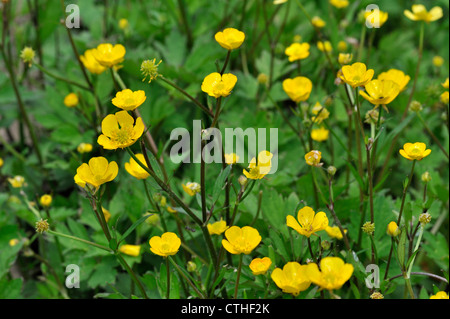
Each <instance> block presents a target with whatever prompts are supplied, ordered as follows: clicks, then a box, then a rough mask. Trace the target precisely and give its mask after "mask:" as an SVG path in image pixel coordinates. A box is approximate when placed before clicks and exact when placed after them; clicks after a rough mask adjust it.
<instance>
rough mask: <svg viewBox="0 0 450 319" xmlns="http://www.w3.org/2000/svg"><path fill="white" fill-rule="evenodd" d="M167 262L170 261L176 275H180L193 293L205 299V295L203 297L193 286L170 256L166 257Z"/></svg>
mask: <svg viewBox="0 0 450 319" xmlns="http://www.w3.org/2000/svg"><path fill="white" fill-rule="evenodd" d="M167 260H169V261H170V263H171V264H172V265H173V266H174V267H175V269H176V270H177V271H178V273H179V274H180V276H181V277H183V279H184V280H185V281H186V282H187V283H188V285H189V286H191V287H192V289H194V291H195V292H196V293H197V295H198V296H199V297H200V298H202V299H205V298H206V297H205V295H203V294H202V293H201V292H200V290H199V289H198V288H197V286H195V284H194V283H193V282H192V281H191V280H190V279H189V278H188V277H187V276H186V274H185V273H184V272H183V271H182V270H181V269H180V267H179V266H178V265H177V263H176V262H175V260H173V258H172V257H171V256H168V257H167Z"/></svg>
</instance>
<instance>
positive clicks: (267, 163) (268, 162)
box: [242, 151, 273, 179]
mask: <svg viewBox="0 0 450 319" xmlns="http://www.w3.org/2000/svg"><path fill="white" fill-rule="evenodd" d="M272 157H273V154H272V153H270V152H269V151H261V152H259V154H258V161H256V158H255V157H253V158H252V160H251V161H250V164H249V165H248V171H247V170H245V169H244V170H243V171H242V172H243V174H244V175H245V177H247V178H249V179H261V178H263V177H264V176H266V175H267V174H268V173H269V172H270V170H271V168H272Z"/></svg>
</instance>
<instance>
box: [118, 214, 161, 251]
mask: <svg viewBox="0 0 450 319" xmlns="http://www.w3.org/2000/svg"><path fill="white" fill-rule="evenodd" d="M151 215H153V214H146V215H144V216H142V217H141V218H139V219H138V220H137V221H136V222H135V223H134V224H133V225H131V226H130V228H128V229H127V230H126V231H125V233H123V235H122V236H121V237H120V240H119V242H118V244H120V243H121V242H122V240H124V239H125V238H127V237H128V235H130V234H131V232H132V231H133V230H134V229H135V228H136V227H138V226H139V225H140V224H142V223H143V222H144V221H145V220H146V219H147V218H149V217H150V216H151ZM111 249H112V248H111Z"/></svg>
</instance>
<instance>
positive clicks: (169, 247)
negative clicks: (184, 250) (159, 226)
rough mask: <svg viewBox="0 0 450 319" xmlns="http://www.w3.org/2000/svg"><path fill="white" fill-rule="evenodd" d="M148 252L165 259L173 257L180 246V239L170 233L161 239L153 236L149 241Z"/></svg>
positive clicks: (163, 235)
mask: <svg viewBox="0 0 450 319" xmlns="http://www.w3.org/2000/svg"><path fill="white" fill-rule="evenodd" d="M149 244H150V250H151V251H152V252H153V253H154V254H156V255H159V256H162V257H167V256H172V255H175V254H176V253H177V252H178V250H179V249H180V246H181V239H180V238H179V237H178V236H177V235H176V234H175V233H172V232H167V233H164V234H162V236H161V237H159V236H153V237H152V238H150V241H149Z"/></svg>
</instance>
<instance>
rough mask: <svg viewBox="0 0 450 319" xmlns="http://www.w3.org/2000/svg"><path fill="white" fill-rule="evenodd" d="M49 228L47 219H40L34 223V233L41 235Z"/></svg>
mask: <svg viewBox="0 0 450 319" xmlns="http://www.w3.org/2000/svg"><path fill="white" fill-rule="evenodd" d="M49 228H50V225H49V223H48V222H47V219H42V218H41V220H39V221H37V222H36V232H38V233H41V234H42V233H43V232H45V231H48V230H49Z"/></svg>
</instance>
